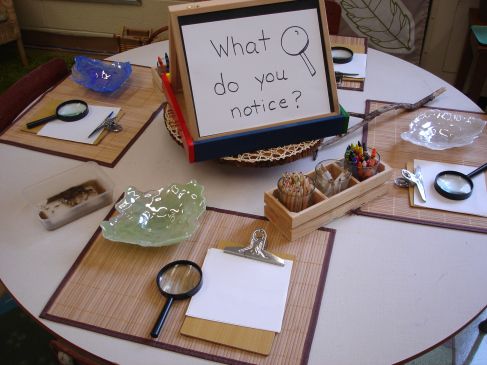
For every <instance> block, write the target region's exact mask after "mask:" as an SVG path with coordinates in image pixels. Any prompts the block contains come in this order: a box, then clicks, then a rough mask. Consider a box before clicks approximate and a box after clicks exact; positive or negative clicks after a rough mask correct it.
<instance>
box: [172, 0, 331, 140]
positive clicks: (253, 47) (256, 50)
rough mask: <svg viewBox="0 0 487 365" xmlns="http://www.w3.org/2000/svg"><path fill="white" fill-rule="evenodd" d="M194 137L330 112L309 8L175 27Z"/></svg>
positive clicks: (315, 20) (315, 17)
mask: <svg viewBox="0 0 487 365" xmlns="http://www.w3.org/2000/svg"><path fill="white" fill-rule="evenodd" d="M181 34H182V38H183V43H184V52H185V58H186V65H187V72H188V77H189V82H190V85H191V92H192V98H193V104H194V110H195V116H196V124H197V130H198V134H199V136H200V137H209V136H215V135H219V134H225V133H233V132H238V131H242V130H248V129H256V128H262V127H266V126H272V125H276V124H279V123H283V122H289V121H296V120H310V119H313V118H316V117H317V116H322V115H327V114H330V113H333V112H335V110H333V99H332V98H331V96H330V95H329V87H328V77H327V70H326V60H325V59H324V45H323V43H322V38H321V34H322V33H321V31H320V18H319V13H318V10H317V9H316V8H313V9H300V10H294V11H285V12H277V13H271V14H265V15H254V16H247V17H239V18H232V19H222V20H216V21H210V22H202V23H197V24H196V23H195V24H186V25H181Z"/></svg>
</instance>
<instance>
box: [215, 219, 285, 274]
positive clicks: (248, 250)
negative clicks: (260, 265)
mask: <svg viewBox="0 0 487 365" xmlns="http://www.w3.org/2000/svg"><path fill="white" fill-rule="evenodd" d="M266 239H267V233H266V231H265V230H264V229H262V228H259V229H256V230H255V231H254V233H252V238H251V240H250V244H249V245H248V246H246V247H238V246H237V247H225V248H224V249H223V252H226V253H229V254H232V255H237V256H242V257H246V258H249V259H253V260H258V261H262V262H267V263H269V264H273V265H278V266H284V260H283V259H281V258H280V257H278V256H276V255H274V254H272V253H270V252H267V251H266V250H265V246H266Z"/></svg>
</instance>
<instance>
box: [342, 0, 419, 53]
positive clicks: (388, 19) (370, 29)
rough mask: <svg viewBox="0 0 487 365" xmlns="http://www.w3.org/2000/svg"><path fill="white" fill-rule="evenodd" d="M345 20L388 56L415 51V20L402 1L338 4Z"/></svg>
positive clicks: (361, 0)
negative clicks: (389, 54)
mask: <svg viewBox="0 0 487 365" xmlns="http://www.w3.org/2000/svg"><path fill="white" fill-rule="evenodd" d="M341 6H342V9H343V10H344V13H345V14H344V19H345V21H346V22H347V24H348V25H349V26H350V27H351V28H352V29H353V30H354V31H355V32H356V33H358V34H360V35H363V36H366V37H367V38H369V40H370V42H372V43H373V44H374V45H375V47H374V48H379V49H381V50H384V51H386V52H390V53H410V52H412V51H413V50H414V19H413V16H412V14H411V13H410V12H409V10H408V9H407V7H406V6H405V5H404V4H403V2H402V1H401V0H341Z"/></svg>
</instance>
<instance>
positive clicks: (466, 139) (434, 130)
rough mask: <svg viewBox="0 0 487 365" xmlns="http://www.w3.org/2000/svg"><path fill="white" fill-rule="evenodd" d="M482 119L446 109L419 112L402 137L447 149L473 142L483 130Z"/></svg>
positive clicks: (427, 145) (424, 145)
mask: <svg viewBox="0 0 487 365" xmlns="http://www.w3.org/2000/svg"><path fill="white" fill-rule="evenodd" d="M485 124H486V122H485V121H484V120H482V119H479V118H476V117H473V116H465V115H461V114H456V113H453V112H449V111H445V110H437V109H435V110H428V111H426V112H424V113H421V114H419V115H418V116H417V117H416V118H415V119H414V120H413V121H412V122H411V123H410V124H409V131H407V132H403V133H401V138H402V139H403V140H405V141H408V142H411V143H413V144H416V145H418V146H423V147H426V148H429V149H431V150H446V149H448V148H453V147H461V146H466V145H468V144H471V143H473V141H474V140H475V138H477V137H478V136H479V135H480V134H481V133H482V131H483V129H484V127H485Z"/></svg>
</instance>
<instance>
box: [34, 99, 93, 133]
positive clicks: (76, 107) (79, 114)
mask: <svg viewBox="0 0 487 365" xmlns="http://www.w3.org/2000/svg"><path fill="white" fill-rule="evenodd" d="M87 114H88V104H86V102H84V101H83V100H68V101H65V102H64V103H61V104H59V105H58V106H57V108H56V113H55V114H53V115H50V116H48V117H45V118H42V119H38V120H34V121H32V122H30V123H27V125H26V126H27V128H28V129H31V128H34V127H37V126H39V125H42V124H45V123H47V122H50V121H52V120H55V119H59V120H62V121H63V122H74V121H77V120H80V119H82V118H84V117H86V115H87Z"/></svg>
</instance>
